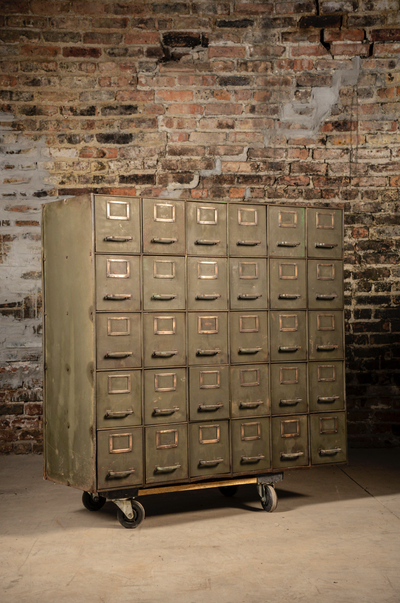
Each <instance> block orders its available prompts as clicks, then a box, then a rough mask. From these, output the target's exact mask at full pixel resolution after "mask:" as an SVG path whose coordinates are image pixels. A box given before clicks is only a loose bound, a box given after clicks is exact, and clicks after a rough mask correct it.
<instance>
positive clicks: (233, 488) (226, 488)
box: [219, 486, 238, 497]
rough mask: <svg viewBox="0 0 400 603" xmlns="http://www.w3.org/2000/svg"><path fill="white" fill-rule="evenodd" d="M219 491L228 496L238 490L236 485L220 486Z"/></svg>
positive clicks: (233, 494)
mask: <svg viewBox="0 0 400 603" xmlns="http://www.w3.org/2000/svg"><path fill="white" fill-rule="evenodd" d="M219 491H220V492H221V494H223V495H224V496H228V497H229V496H235V494H236V492H237V491H238V487H237V486H221V487H220V489H219Z"/></svg>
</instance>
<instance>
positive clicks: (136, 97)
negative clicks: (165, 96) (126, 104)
mask: <svg viewBox="0 0 400 603" xmlns="http://www.w3.org/2000/svg"><path fill="white" fill-rule="evenodd" d="M115 98H116V100H117V101H138V102H146V101H153V100H154V90H120V91H119V92H117V94H116V95H115Z"/></svg>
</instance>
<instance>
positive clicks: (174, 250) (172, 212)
mask: <svg viewBox="0 0 400 603" xmlns="http://www.w3.org/2000/svg"><path fill="white" fill-rule="evenodd" d="M185 248H186V245H185V203H184V201H159V200H158V199H143V252H144V253H150V254H152V255H164V254H166V255H173V254H177V255H184V253H185Z"/></svg>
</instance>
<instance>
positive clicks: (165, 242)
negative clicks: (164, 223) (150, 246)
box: [151, 237, 178, 245]
mask: <svg viewBox="0 0 400 603" xmlns="http://www.w3.org/2000/svg"><path fill="white" fill-rule="evenodd" d="M177 240H178V239H175V238H172V239H164V238H162V237H154V238H153V239H151V242H152V243H161V244H162V245H171V243H176V242H177Z"/></svg>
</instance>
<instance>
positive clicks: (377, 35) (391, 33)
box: [371, 28, 400, 42]
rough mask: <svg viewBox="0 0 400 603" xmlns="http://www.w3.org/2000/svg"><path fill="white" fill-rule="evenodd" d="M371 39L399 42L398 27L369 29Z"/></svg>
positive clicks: (399, 32)
mask: <svg viewBox="0 0 400 603" xmlns="http://www.w3.org/2000/svg"><path fill="white" fill-rule="evenodd" d="M371 40H372V41H373V42H387V41H391V42H399V41H400V28H396V29H373V30H372V31H371Z"/></svg>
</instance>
